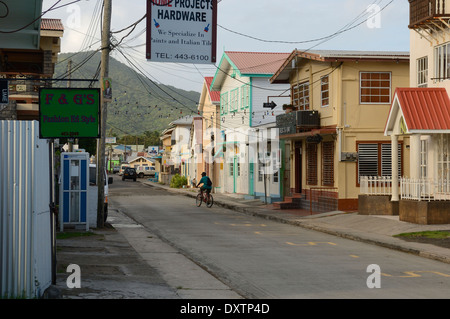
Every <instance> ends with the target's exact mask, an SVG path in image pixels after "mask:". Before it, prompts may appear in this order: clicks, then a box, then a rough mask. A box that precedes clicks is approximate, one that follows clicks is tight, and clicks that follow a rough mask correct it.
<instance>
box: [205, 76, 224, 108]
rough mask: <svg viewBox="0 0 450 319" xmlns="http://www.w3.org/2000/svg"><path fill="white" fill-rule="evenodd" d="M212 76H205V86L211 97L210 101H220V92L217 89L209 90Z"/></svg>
mask: <svg viewBox="0 0 450 319" xmlns="http://www.w3.org/2000/svg"><path fill="white" fill-rule="evenodd" d="M213 79H214V77H212V76H206V77H205V82H206V86H207V87H208V92H209V97H210V99H211V102H220V92H219V91H211V83H212V81H213Z"/></svg>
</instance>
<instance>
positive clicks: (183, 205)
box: [109, 176, 450, 299]
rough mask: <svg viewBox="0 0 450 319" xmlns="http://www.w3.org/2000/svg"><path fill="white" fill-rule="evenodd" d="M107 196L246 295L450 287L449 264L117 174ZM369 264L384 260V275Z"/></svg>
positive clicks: (430, 291) (339, 294)
mask: <svg viewBox="0 0 450 319" xmlns="http://www.w3.org/2000/svg"><path fill="white" fill-rule="evenodd" d="M109 201H110V203H111V206H112V207H114V208H115V209H117V210H118V211H120V212H121V213H124V214H126V215H127V216H128V217H130V218H132V219H133V220H135V221H136V222H137V223H139V224H141V225H143V227H144V228H145V229H148V230H149V231H150V232H151V233H153V234H156V235H157V236H158V237H159V238H161V239H162V240H164V241H165V242H167V243H170V244H171V245H172V246H173V247H174V248H176V249H177V250H178V251H179V252H180V253H182V254H183V255H185V256H187V257H188V258H189V259H191V260H192V261H194V262H195V263H196V264H197V265H200V266H201V267H202V268H203V269H206V270H207V271H208V272H209V273H210V274H212V275H213V276H214V277H216V278H218V279H219V280H221V281H222V282H223V283H225V284H226V285H227V286H228V287H230V288H231V289H232V290H234V291H235V292H237V293H239V294H240V295H241V296H243V297H245V298H251V299H265V298H269V299H278V298H283V299H297V298H298V299H308V298H344V299H356V298H384V299H386V298H448V296H449V295H450V267H449V265H448V264H445V263H441V262H438V261H433V260H429V259H425V258H421V257H417V256H413V255H410V254H406V253H401V252H397V251H394V250H390V249H386V248H382V247H378V246H375V245H370V244H366V243H361V242H357V241H352V240H348V239H343V238H339V237H336V236H332V235H327V234H324V233H321V232H316V231H312V230H306V229H303V228H301V227H296V226H292V225H287V224H282V223H277V222H274V221H269V220H265V219H262V218H258V217H253V216H247V215H245V214H242V213H238V212H235V211H233V210H229V209H225V208H221V207H218V206H213V207H212V208H207V207H204V206H203V205H202V206H201V207H199V208H198V207H196V206H195V200H194V199H193V198H189V197H186V196H180V195H175V194H173V193H171V192H169V191H167V190H165V189H162V188H158V187H152V186H146V185H143V184H141V183H140V182H139V180H138V181H137V182H133V181H132V180H125V181H122V180H120V179H119V177H118V176H114V183H113V184H112V185H111V186H110V194H109ZM370 265H376V267H379V270H380V272H381V274H380V276H379V281H378V282H377V281H376V280H372V279H373V278H375V277H374V271H373V269H374V268H373V266H371V267H372V268H370V267H369V266H370ZM368 267H369V268H368ZM370 283H376V284H378V287H379V288H378V287H377V285H376V284H375V287H374V285H371V284H370ZM369 286H372V288H369ZM206 297H207V296H205V298H206Z"/></svg>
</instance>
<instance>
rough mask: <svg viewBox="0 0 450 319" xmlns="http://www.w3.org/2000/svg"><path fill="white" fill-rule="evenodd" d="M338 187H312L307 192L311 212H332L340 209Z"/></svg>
mask: <svg viewBox="0 0 450 319" xmlns="http://www.w3.org/2000/svg"><path fill="white" fill-rule="evenodd" d="M337 191H338V189H337V187H311V188H310V189H308V190H307V192H306V199H307V200H309V212H310V214H311V215H312V213H313V212H330V211H335V210H338V197H339V196H338V192H337Z"/></svg>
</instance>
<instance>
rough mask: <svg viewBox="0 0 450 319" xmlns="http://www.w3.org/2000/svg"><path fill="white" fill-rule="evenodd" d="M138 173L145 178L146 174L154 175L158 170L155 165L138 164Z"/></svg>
mask: <svg viewBox="0 0 450 319" xmlns="http://www.w3.org/2000/svg"><path fill="white" fill-rule="evenodd" d="M136 173H137V176H138V177H139V178H143V177H144V176H151V177H154V176H155V173H156V170H155V168H154V167H153V166H138V167H137V168H136Z"/></svg>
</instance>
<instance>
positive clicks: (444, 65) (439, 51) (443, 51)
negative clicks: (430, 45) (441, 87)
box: [434, 43, 450, 81]
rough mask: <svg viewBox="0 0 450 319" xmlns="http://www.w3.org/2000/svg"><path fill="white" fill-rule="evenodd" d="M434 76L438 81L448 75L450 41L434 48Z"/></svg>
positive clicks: (449, 72)
mask: <svg viewBox="0 0 450 319" xmlns="http://www.w3.org/2000/svg"><path fill="white" fill-rule="evenodd" d="M434 76H435V78H436V80H438V81H443V80H446V79H448V78H449V76H450V43H446V44H443V45H440V46H438V47H436V48H435V49H434Z"/></svg>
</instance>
